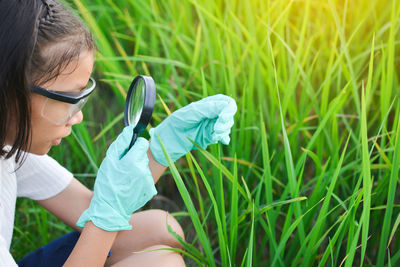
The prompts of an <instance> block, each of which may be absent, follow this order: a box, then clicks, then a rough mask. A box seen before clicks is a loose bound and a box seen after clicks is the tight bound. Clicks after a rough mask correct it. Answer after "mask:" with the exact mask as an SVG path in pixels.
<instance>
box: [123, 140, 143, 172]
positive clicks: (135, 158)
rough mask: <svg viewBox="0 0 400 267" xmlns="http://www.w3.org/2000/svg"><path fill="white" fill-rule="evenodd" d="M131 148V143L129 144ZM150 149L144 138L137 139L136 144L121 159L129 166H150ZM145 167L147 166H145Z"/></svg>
mask: <svg viewBox="0 0 400 267" xmlns="http://www.w3.org/2000/svg"><path fill="white" fill-rule="evenodd" d="M128 146H129V143H128ZM148 149H149V141H147V140H146V139H145V138H143V137H139V138H137V139H136V142H135V144H134V145H133V146H132V147H131V149H130V150H129V151H128V152H127V153H126V155H125V156H124V157H123V158H122V159H121V160H122V161H123V162H124V163H129V164H133V163H135V164H148V163H149V158H148V156H147V150H148ZM144 166H145V165H144Z"/></svg>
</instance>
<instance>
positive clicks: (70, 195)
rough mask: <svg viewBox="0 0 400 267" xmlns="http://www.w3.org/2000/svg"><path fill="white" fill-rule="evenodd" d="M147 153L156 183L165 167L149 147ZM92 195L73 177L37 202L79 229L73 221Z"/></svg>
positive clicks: (87, 205) (87, 204)
mask: <svg viewBox="0 0 400 267" xmlns="http://www.w3.org/2000/svg"><path fill="white" fill-rule="evenodd" d="M147 155H148V157H149V168H150V171H151V173H152V175H153V179H154V183H157V181H158V179H159V178H160V177H161V175H162V174H163V173H164V171H165V170H166V167H164V166H163V165H161V164H160V163H158V162H157V161H155V160H154V157H153V154H152V153H151V151H150V149H149V150H148V151H147ZM92 197H93V192H92V191H91V190H89V189H88V188H86V187H85V186H84V185H83V184H81V183H80V182H79V181H78V180H77V179H75V178H74V179H73V180H72V182H71V183H70V184H69V185H68V186H67V188H65V189H64V190H63V191H62V192H61V193H59V194H58V195H56V196H54V197H52V198H49V199H45V200H39V201H37V203H38V204H39V205H41V206H43V207H44V208H45V209H47V210H48V211H50V212H51V213H52V214H54V215H55V216H56V217H57V218H59V219H60V220H61V221H63V222H64V223H65V224H67V225H69V226H70V227H72V228H74V229H75V230H77V231H81V228H79V227H77V226H76V225H75V223H76V222H77V220H78V218H79V216H81V214H82V212H83V211H84V210H86V209H87V208H88V207H89V203H90V200H91V199H92Z"/></svg>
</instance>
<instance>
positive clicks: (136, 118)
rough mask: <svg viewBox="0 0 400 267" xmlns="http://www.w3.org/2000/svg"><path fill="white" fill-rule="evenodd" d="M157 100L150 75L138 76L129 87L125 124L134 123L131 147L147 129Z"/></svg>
mask: <svg viewBox="0 0 400 267" xmlns="http://www.w3.org/2000/svg"><path fill="white" fill-rule="evenodd" d="M155 100H156V86H155V84H154V80H153V78H151V77H150V76H143V75H139V76H136V77H135V78H134V79H133V81H132V83H131V86H130V87H129V91H128V95H127V97H126V101H125V119H124V121H125V126H128V125H134V126H135V127H134V128H133V137H132V140H131V143H130V144H129V148H128V150H129V149H131V147H132V146H133V144H135V142H136V139H137V137H138V135H139V134H141V133H142V132H143V131H144V129H146V126H147V124H148V123H149V121H150V119H151V115H152V114H153V108H154V102H155Z"/></svg>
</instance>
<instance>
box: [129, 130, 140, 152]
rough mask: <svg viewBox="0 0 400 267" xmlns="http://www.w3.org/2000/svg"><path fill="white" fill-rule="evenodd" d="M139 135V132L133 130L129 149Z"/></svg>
mask: <svg viewBox="0 0 400 267" xmlns="http://www.w3.org/2000/svg"><path fill="white" fill-rule="evenodd" d="M137 137H138V134H137V133H136V132H133V137H132V140H131V143H130V144H129V148H128V150H129V149H131V147H132V146H133V145H134V144H135V142H136V139H137Z"/></svg>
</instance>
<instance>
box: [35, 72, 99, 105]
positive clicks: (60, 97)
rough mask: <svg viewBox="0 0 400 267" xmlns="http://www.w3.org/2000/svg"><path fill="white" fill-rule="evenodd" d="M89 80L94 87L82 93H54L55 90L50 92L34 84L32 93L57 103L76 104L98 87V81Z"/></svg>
mask: <svg viewBox="0 0 400 267" xmlns="http://www.w3.org/2000/svg"><path fill="white" fill-rule="evenodd" d="M89 80H90V81H91V82H92V83H93V84H92V86H91V87H90V88H88V89H85V90H82V91H80V92H63V91H54V90H48V89H44V88H42V87H40V86H37V85H34V84H32V85H31V86H30V88H31V91H32V92H34V93H36V94H39V95H42V96H45V97H48V98H51V99H54V100H57V101H61V102H65V103H70V104H76V103H78V102H79V100H81V99H83V98H86V97H88V96H89V95H90V94H91V93H92V92H93V90H94V88H95V87H96V81H95V80H94V79H93V78H92V77H90V78H89Z"/></svg>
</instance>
